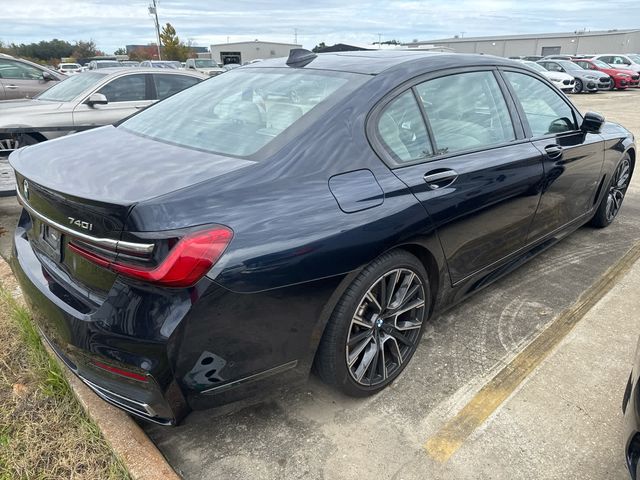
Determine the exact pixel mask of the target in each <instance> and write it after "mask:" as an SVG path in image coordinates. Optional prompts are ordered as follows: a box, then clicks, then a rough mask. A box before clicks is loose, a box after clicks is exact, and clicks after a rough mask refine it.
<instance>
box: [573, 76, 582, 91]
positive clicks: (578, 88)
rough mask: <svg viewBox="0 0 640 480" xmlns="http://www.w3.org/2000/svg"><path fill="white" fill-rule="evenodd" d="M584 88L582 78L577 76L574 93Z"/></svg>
mask: <svg viewBox="0 0 640 480" xmlns="http://www.w3.org/2000/svg"><path fill="white" fill-rule="evenodd" d="M582 89H583V85H582V80H580V79H579V78H576V83H574V84H573V93H581V92H582Z"/></svg>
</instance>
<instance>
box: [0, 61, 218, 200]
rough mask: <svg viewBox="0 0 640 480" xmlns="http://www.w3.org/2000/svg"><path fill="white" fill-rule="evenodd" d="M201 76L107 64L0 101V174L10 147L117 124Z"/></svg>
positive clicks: (203, 77)
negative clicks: (31, 93)
mask: <svg viewBox="0 0 640 480" xmlns="http://www.w3.org/2000/svg"><path fill="white" fill-rule="evenodd" d="M205 78H208V77H206V76H204V75H202V74H199V73H196V72H188V71H185V70H181V71H177V70H158V69H149V68H147V69H144V68H107V69H100V70H96V71H91V72H85V73H81V74H78V75H74V76H72V77H70V78H69V79H67V80H65V81H64V82H60V83H59V84H57V85H55V86H54V87H52V88H50V89H49V90H47V91H45V92H43V93H42V94H40V95H39V96H37V97H36V98H34V99H29V100H11V101H5V102H0V159H2V160H1V161H0V177H2V170H3V169H4V168H5V167H7V166H8V164H7V162H6V157H8V155H9V153H11V152H12V151H13V150H15V149H16V148H19V147H22V146H25V145H32V144H35V143H38V142H41V141H44V140H49V139H53V138H56V137H61V136H63V135H67V134H69V133H72V132H75V131H79V130H85V129H87V128H92V127H97V126H101V125H109V124H111V123H115V122H118V121H120V120H122V119H123V118H125V117H128V116H129V115H131V114H133V113H135V112H137V111H138V110H140V109H143V108H145V107H147V106H149V105H151V104H152V103H154V102H156V101H158V100H162V99H163V98H166V97H168V96H170V95H173V94H174V93H176V92H179V91H180V90H183V89H185V88H188V87H191V86H192V85H195V84H196V83H199V82H201V81H202V80H204V79H205ZM16 129H20V130H19V131H17V132H14V130H16ZM0 183H5V182H1V179H0ZM3 188H4V189H7V186H6V185H0V192H1V191H2V189H3ZM12 189H15V186H14V185H12Z"/></svg>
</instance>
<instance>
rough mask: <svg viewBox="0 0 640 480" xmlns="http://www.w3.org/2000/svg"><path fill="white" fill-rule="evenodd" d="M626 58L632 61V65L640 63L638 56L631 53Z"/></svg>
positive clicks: (639, 56)
mask: <svg viewBox="0 0 640 480" xmlns="http://www.w3.org/2000/svg"><path fill="white" fill-rule="evenodd" d="M627 57H629V58H630V59H631V60H633V61H634V63H640V55H636V54H635V53H632V54H631V55H627Z"/></svg>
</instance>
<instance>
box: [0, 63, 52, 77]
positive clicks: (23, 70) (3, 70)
mask: <svg viewBox="0 0 640 480" xmlns="http://www.w3.org/2000/svg"><path fill="white" fill-rule="evenodd" d="M0 78H10V79H13V80H41V79H42V72H41V71H40V70H38V69H37V68H35V67H32V66H31V65H27V64H26V63H20V62H16V61H13V60H4V59H2V60H0Z"/></svg>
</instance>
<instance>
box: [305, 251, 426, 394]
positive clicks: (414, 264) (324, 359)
mask: <svg viewBox="0 0 640 480" xmlns="http://www.w3.org/2000/svg"><path fill="white" fill-rule="evenodd" d="M429 305H430V289H429V283H428V279H427V274H426V271H425V269H424V266H423V265H422V263H421V262H420V261H419V260H418V259H417V258H416V257H415V256H413V255H411V254H410V253H408V252H405V251H403V250H396V251H393V252H390V253H387V254H385V255H382V256H381V257H379V258H378V259H376V260H375V261H374V262H372V263H371V264H370V265H369V266H367V267H366V268H365V269H364V270H363V271H362V272H361V273H360V274H359V275H358V277H357V278H356V279H355V280H354V281H353V283H352V284H351V285H350V286H349V287H348V288H347V290H346V291H345V293H344V294H343V296H342V298H341V299H340V301H339V302H338V305H337V306H336V308H335V310H334V312H333V314H332V316H331V318H330V319H329V323H328V325H327V328H326V330H325V333H324V335H323V337H322V340H321V342H320V346H319V348H318V353H317V355H316V359H315V368H316V371H317V372H318V374H319V376H320V377H321V378H322V379H323V380H324V381H325V382H327V383H329V384H331V385H335V386H336V387H338V388H339V389H340V390H342V391H343V392H344V393H346V394H348V395H352V396H366V395H371V394H373V393H376V392H378V391H380V390H382V389H383V388H385V387H386V386H387V385H389V384H390V383H391V382H393V380H395V379H396V378H397V377H398V376H399V375H400V373H401V372H402V370H404V368H405V367H406V365H407V363H408V362H409V360H410V359H411V357H412V356H413V354H414V352H415V350H416V348H417V346H418V343H419V341H420V337H421V335H422V327H423V322H424V320H425V319H426V315H427V312H428V311H429Z"/></svg>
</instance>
